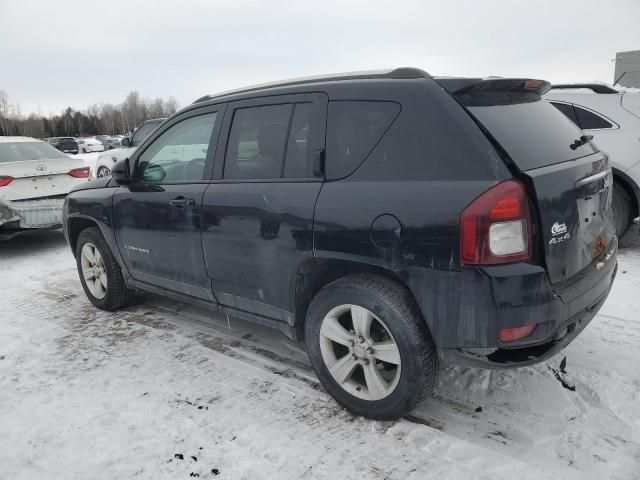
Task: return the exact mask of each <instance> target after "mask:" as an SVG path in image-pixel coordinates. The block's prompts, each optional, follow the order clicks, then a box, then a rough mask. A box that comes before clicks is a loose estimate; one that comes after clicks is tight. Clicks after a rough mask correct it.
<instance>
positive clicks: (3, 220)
mask: <svg viewBox="0 0 640 480" xmlns="http://www.w3.org/2000/svg"><path fill="white" fill-rule="evenodd" d="M63 204H64V198H54V199H43V200H30V201H27V202H9V201H4V202H0V229H1V230H5V231H7V230H23V229H34V228H53V227H58V226H61V225H62V206H63Z"/></svg>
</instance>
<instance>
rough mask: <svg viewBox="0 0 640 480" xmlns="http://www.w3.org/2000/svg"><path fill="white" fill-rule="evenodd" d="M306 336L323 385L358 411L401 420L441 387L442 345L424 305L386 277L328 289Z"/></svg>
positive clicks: (345, 281)
mask: <svg viewBox="0 0 640 480" xmlns="http://www.w3.org/2000/svg"><path fill="white" fill-rule="evenodd" d="M363 325H366V326H365V327H363ZM305 339H306V345H307V353H308V354H309V358H310V360H311V363H312V365H313V368H314V370H315V372H316V375H317V376H318V378H319V379H320V382H321V383H322V385H323V386H324V387H325V388H326V389H327V390H328V392H329V393H330V394H331V395H332V396H333V397H334V398H335V399H336V401H337V402H338V403H340V404H341V405H343V406H344V407H346V408H348V409H349V410H351V411H352V412H354V413H356V414H358V415H363V416H365V417H369V418H375V419H380V420H392V419H396V418H399V417H401V416H403V415H406V414H407V413H409V412H410V411H411V410H412V409H413V408H414V407H415V405H416V403H417V402H418V401H419V400H420V399H421V398H423V397H424V395H425V394H427V393H428V392H430V391H431V390H432V389H433V388H434V386H435V383H436V377H437V369H438V356H437V350H436V347H435V345H434V344H433V341H432V339H431V336H430V335H429V332H428V331H427V328H426V325H425V323H424V320H423V318H422V315H421V314H420V311H419V309H418V306H417V305H416V303H415V301H414V299H413V297H412V296H411V293H410V292H409V291H408V290H407V289H406V288H405V287H403V286H402V285H400V284H398V283H397V282H394V281H393V280H390V279H388V278H386V277H384V276H381V275H364V274H357V275H350V276H347V277H344V278H341V279H339V280H336V281H335V282H333V283H330V284H329V285H327V286H326V287H324V288H323V289H322V290H321V291H320V292H319V293H318V294H317V295H316V297H315V298H314V299H313V301H312V302H311V305H310V306H309V310H308V312H307V319H306V324H305Z"/></svg>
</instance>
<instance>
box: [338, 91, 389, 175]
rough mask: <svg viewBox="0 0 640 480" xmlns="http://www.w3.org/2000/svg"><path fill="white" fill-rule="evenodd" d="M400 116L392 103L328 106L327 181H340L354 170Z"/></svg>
mask: <svg viewBox="0 0 640 480" xmlns="http://www.w3.org/2000/svg"><path fill="white" fill-rule="evenodd" d="M399 112H400V105H398V104H397V103H394V102H370V101H335V102H329V118H328V126H327V164H326V170H327V178H342V177H345V176H347V175H349V174H351V173H352V172H353V171H354V170H355V169H357V168H358V167H359V166H360V164H361V163H362V162H363V160H364V159H365V158H367V156H368V155H369V153H371V151H372V150H373V148H374V147H375V146H376V144H377V143H378V142H379V141H380V139H381V138H382V136H383V135H384V134H385V132H386V131H387V130H388V129H389V127H390V126H391V124H392V123H393V121H394V120H395V118H396V117H397V116H398V113H399Z"/></svg>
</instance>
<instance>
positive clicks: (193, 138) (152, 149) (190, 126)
mask: <svg viewBox="0 0 640 480" xmlns="http://www.w3.org/2000/svg"><path fill="white" fill-rule="evenodd" d="M223 113H224V109H223V108H222V107H220V106H214V107H205V108H200V109H196V110H190V111H188V112H185V113H184V114H183V115H181V116H178V117H176V118H174V119H172V121H170V122H169V123H167V124H165V125H163V128H162V129H161V130H159V131H157V132H156V133H155V134H154V135H153V136H152V137H151V139H150V141H148V142H145V143H143V144H142V146H141V147H140V150H139V151H137V152H136V154H135V155H134V156H133V157H132V158H131V162H132V183H131V185H129V186H122V187H120V188H119V189H118V190H117V191H116V193H115V195H114V198H113V217H114V225H113V228H114V231H115V235H116V240H117V243H118V249H119V250H120V253H121V255H122V258H123V261H124V263H125V266H126V267H127V269H128V270H129V272H130V274H131V275H132V276H133V277H134V278H135V279H136V280H140V281H142V282H146V283H149V284H151V285H156V286H159V287H162V288H166V289H169V290H173V291H176V292H179V293H183V294H186V295H190V296H192V297H197V298H204V299H207V300H213V296H212V294H211V282H210V280H209V279H208V277H207V272H206V268H205V265H204V259H203V255H202V233H201V230H200V225H201V224H200V220H201V214H202V195H203V193H204V191H205V189H206V188H207V185H208V184H209V181H210V178H211V167H212V164H213V158H214V153H215V145H216V139H217V134H218V131H219V126H220V123H221V122H222V116H223Z"/></svg>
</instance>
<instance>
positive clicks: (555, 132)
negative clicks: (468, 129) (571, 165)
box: [467, 95, 597, 170]
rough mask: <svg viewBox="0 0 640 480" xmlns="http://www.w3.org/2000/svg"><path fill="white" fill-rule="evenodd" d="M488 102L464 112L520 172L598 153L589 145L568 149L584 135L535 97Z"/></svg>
mask: <svg viewBox="0 0 640 480" xmlns="http://www.w3.org/2000/svg"><path fill="white" fill-rule="evenodd" d="M489 100H490V99H485V101H484V102H482V103H483V104H484V105H485V106H470V107H467V108H468V110H469V111H470V112H471V113H472V114H473V115H474V116H475V117H476V119H477V120H478V121H479V122H480V123H481V124H482V125H483V126H484V127H485V128H486V129H487V130H488V131H489V133H491V135H493V137H494V138H495V139H496V140H497V141H498V143H499V144H500V145H501V146H502V148H504V149H505V151H506V152H507V153H508V154H509V156H510V157H511V159H512V160H513V161H514V162H515V163H516V165H518V167H519V168H520V169H522V170H530V169H533V168H539V167H544V166H547V165H552V164H555V163H560V162H565V161H567V160H573V159H576V158H580V157H584V156H586V155H589V154H591V153H594V152H596V151H597V150H596V149H595V147H594V146H593V145H592V144H590V143H585V144H584V145H581V146H579V147H577V148H576V149H575V150H573V149H571V145H572V144H573V143H574V142H575V141H576V140H578V139H579V138H580V136H581V135H583V133H582V131H581V130H580V129H579V128H578V127H577V126H576V125H575V124H573V123H572V122H571V121H570V120H569V119H568V118H567V117H566V116H565V115H563V114H562V113H560V112H559V111H558V110H557V109H556V108H554V107H553V106H552V105H550V104H549V102H547V101H545V100H542V99H540V97H538V96H536V98H535V99H533V98H531V95H527V96H526V97H524V98H523V100H524V101H523V102H522V103H518V99H517V98H516V97H512V98H511V99H510V102H504V103H502V102H501V103H502V104H499V105H490V103H491V102H490V101H489ZM477 104H478V103H475V105H477Z"/></svg>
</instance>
